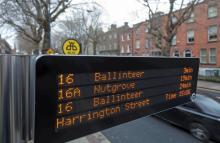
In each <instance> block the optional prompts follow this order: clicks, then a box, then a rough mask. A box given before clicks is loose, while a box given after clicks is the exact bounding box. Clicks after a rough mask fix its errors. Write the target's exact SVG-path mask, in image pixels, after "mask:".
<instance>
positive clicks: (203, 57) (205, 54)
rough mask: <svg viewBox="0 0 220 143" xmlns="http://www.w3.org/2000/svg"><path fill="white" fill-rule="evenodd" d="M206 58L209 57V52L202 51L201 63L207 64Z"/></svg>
mask: <svg viewBox="0 0 220 143" xmlns="http://www.w3.org/2000/svg"><path fill="white" fill-rule="evenodd" d="M206 57H207V51H206V49H201V50H200V63H202V64H205V63H207V62H206Z"/></svg>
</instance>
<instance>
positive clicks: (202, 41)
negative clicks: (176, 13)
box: [171, 0, 220, 67]
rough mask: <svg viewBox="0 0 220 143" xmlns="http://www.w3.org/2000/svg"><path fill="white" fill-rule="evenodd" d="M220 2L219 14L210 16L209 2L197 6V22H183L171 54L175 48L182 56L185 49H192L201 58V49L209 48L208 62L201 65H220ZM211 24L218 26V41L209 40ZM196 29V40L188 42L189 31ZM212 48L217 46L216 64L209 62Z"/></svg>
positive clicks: (193, 54) (194, 55)
mask: <svg viewBox="0 0 220 143" xmlns="http://www.w3.org/2000/svg"><path fill="white" fill-rule="evenodd" d="M216 2H217V3H218V16H217V17H215V18H208V3H202V4H199V5H197V6H196V7H195V9H194V13H195V22H193V23H186V22H185V23H184V24H182V25H181V26H180V27H179V29H178V32H177V44H176V46H173V48H172V50H171V55H173V52H174V51H175V50H177V49H178V50H179V52H180V56H181V57H183V55H184V51H185V50H186V49H190V50H191V51H192V56H193V57H197V58H200V49H206V50H207V64H201V67H220V41H219V40H220V28H219V26H220V1H219V0H217V1H216ZM211 25H217V26H218V40H217V41H216V42H209V41H208V27H209V26H211ZM188 30H194V34H195V35H194V38H195V41H194V43H193V44H187V31H188ZM210 48H216V64H209V51H210Z"/></svg>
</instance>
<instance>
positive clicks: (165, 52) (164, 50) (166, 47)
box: [161, 41, 171, 57]
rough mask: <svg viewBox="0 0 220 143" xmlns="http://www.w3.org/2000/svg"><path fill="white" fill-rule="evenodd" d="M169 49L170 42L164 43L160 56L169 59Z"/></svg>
mask: <svg viewBox="0 0 220 143" xmlns="http://www.w3.org/2000/svg"><path fill="white" fill-rule="evenodd" d="M170 49H171V42H169V41H167V42H165V45H164V47H163V48H162V49H161V50H162V56H165V57H169V56H170Z"/></svg>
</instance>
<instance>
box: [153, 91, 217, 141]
mask: <svg viewBox="0 0 220 143" xmlns="http://www.w3.org/2000/svg"><path fill="white" fill-rule="evenodd" d="M157 116H158V117H160V118H162V119H165V120H166V121H168V122H170V123H172V124H175V125H177V126H180V127H183V128H185V129H187V130H189V131H190V132H191V134H192V135H193V136H194V137H196V138H197V139H199V140H201V141H203V142H208V141H209V140H211V139H212V140H215V141H217V142H220V96H207V95H197V96H196V98H195V99H193V101H192V102H191V103H188V104H185V105H182V106H178V107H175V108H172V109H170V110H167V111H164V112H161V113H159V114H157Z"/></svg>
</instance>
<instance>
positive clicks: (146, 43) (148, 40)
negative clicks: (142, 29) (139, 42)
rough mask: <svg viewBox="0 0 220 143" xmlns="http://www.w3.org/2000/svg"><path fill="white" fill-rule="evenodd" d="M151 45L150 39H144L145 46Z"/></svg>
mask: <svg viewBox="0 0 220 143" xmlns="http://www.w3.org/2000/svg"><path fill="white" fill-rule="evenodd" d="M150 47H151V41H150V39H145V48H147V49H148V48H150Z"/></svg>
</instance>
